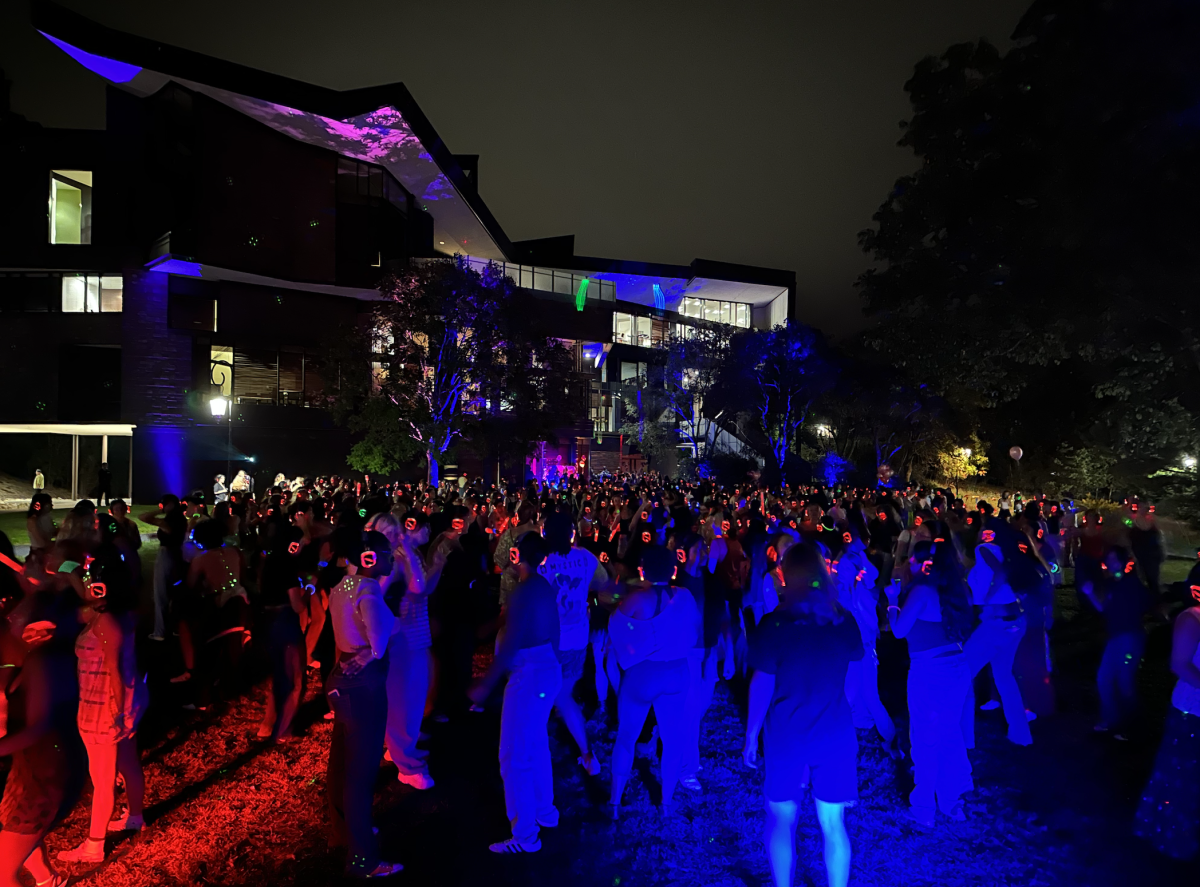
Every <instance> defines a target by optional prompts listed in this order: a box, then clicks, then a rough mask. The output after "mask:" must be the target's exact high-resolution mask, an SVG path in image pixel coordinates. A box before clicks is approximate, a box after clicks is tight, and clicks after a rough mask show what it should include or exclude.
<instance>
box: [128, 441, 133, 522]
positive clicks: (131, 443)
mask: <svg viewBox="0 0 1200 887" xmlns="http://www.w3.org/2000/svg"><path fill="white" fill-rule="evenodd" d="M129 507H130V508H133V434H132V433H130V435H129Z"/></svg>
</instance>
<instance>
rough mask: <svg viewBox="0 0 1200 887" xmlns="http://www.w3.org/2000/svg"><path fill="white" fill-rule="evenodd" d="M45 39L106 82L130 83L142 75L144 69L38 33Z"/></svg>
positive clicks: (43, 32)
mask: <svg viewBox="0 0 1200 887" xmlns="http://www.w3.org/2000/svg"><path fill="white" fill-rule="evenodd" d="M38 33H39V34H41V35H42V36H43V37H45V38H46V39H47V40H49V41H50V42H51V43H53V44H54V45H55V46H57V47H58V48H59V49H61V50H62V51H63V52H65V53H66V54H67V55H69V56H70V57H71V58H73V59H75V61H77V62H79V64H81V65H83V66H84V67H85V68H87V69H88V70H89V71H92V72H94V73H96V74H99V75H100V76H101V77H103V78H104V79H105V80H111V81H112V82H113V83H128V82H129V81H130V80H132V79H133V78H134V77H136V76H137V75H138V74H140V73H142V69H141V68H139V67H138V66H137V65H131V64H128V63H127V62H118V61H117V60H116V59H106V58H105V57H104V56H102V55H96V54H94V53H91V52H85V51H84V50H82V49H80V48H79V47H78V46H72V45H71V44H70V43H64V42H63V41H62V40H59V39H58V38H57V37H52V36H50V35H49V34H47V33H46V32H45V31H38Z"/></svg>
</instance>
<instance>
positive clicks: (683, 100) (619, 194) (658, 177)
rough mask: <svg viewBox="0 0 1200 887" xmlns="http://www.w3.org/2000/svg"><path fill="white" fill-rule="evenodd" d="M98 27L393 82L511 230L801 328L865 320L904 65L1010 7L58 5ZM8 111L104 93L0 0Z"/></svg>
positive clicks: (298, 73)
mask: <svg viewBox="0 0 1200 887" xmlns="http://www.w3.org/2000/svg"><path fill="white" fill-rule="evenodd" d="M64 5H66V6H69V7H70V8H72V9H74V10H76V11H78V12H80V13H82V14H83V15H86V16H88V17H89V18H91V19H93V20H95V21H98V22H100V23H101V24H104V25H107V26H109V27H113V28H116V29H118V30H122V31H128V32H132V33H134V34H139V35H142V36H145V37H149V38H153V39H156V40H160V41H163V42H165V43H172V44H175V45H177V46H182V47H186V48H188V49H192V50H196V51H198V52H203V53H205V54H208V55H212V56H217V57H220V58H225V59H229V60H231V61H235V62H239V63H241V64H244V65H249V66H251V67H255V68H261V69H263V70H267V71H272V72H275V73H278V74H283V75H285V76H288V77H292V78H295V79H298V80H305V81H309V82H312V83H319V84H321V85H324V86H328V87H332V88H334V89H352V88H356V87H362V86H370V85H374V84H378V83H386V82H392V81H402V82H403V83H404V84H405V85H406V86H407V87H408V88H409V90H410V91H411V92H412V94H413V96H414V98H416V100H417V102H418V104H420V106H421V108H422V109H423V110H424V111H425V114H426V115H427V116H428V117H429V119H430V120H431V121H432V123H433V125H434V126H435V127H436V128H437V130H438V132H439V133H440V134H441V136H442V138H443V139H444V140H445V141H446V143H447V145H448V146H449V147H450V149H451V150H452V151H454V152H456V153H461V154H479V155H481V156H480V164H479V183H480V192H481V193H482V195H483V197H484V199H485V201H486V202H487V204H488V206H489V207H490V208H491V210H492V212H493V213H494V214H495V215H496V217H497V219H499V221H500V224H501V225H502V226H503V227H504V229H505V231H506V232H507V233H508V235H509V237H511V238H512V239H513V240H522V239H526V238H532V237H548V236H553V235H557V234H572V233H573V234H575V235H576V238H575V248H576V252H577V253H579V254H582V255H595V256H605V257H612V258H624V259H640V260H645V261H656V262H673V263H680V264H686V263H688V262H690V261H691V260H692V259H693V258H697V257H700V258H707V259H715V260H719V261H727V262H743V263H747V264H752V265H766V266H769V267H775V268H787V269H793V270H795V272H796V278H797V283H798V287H799V291H800V300H801V302H800V304H801V319H802V320H804V321H806V322H808V323H811V324H813V325H815V326H819V327H821V328H823V329H825V330H826V331H828V332H830V333H832V334H835V335H840V334H845V333H846V332H849V331H852V330H854V329H856V328H858V327H861V325H862V324H863V320H862V315H861V309H860V306H859V301H858V298H857V296H856V295H855V291H854V289H853V283H854V280H855V278H856V277H857V275H858V274H859V273H860V272H861V271H862V270H863V269H864V268H866V267H867V259H866V257H865V256H864V255H863V254H862V252H861V251H860V250H859V248H858V243H857V238H856V235H857V233H858V231H860V230H861V229H862V228H865V227H867V226H868V225H869V224H870V220H871V215H872V213H874V211H875V209H876V208H877V207H878V206H879V204H880V203H881V202H882V200H883V198H884V196H885V195H886V193H887V191H888V189H889V187H890V185H891V183H892V182H893V181H894V179H895V178H896V177H897V176H899V175H903V174H904V173H906V172H908V171H910V170H912V169H913V168H914V165H915V161H914V158H913V157H912V155H911V154H910V153H909V152H907V151H906V150H904V149H900V148H897V147H896V140H897V139H898V138H899V136H900V131H899V129H898V126H897V124H898V122H899V121H900V120H902V119H904V118H905V117H906V116H907V114H908V104H907V101H906V96H905V94H904V90H903V84H904V81H905V80H907V79H908V77H909V75H910V73H911V71H912V67H913V65H914V64H915V63H916V62H917V61H918V60H919V59H920V58H921V57H922V56H925V55H928V54H937V53H940V52H942V51H943V50H944V49H945V48H946V47H947V46H949V45H951V44H953V43H958V42H964V41H968V40H973V39H976V38H978V37H981V36H983V37H987V38H988V39H989V40H991V41H993V42H995V43H997V44H998V45H1000V46H1001V47H1006V46H1007V45H1008V40H1007V38H1008V35H1009V34H1010V33H1011V32H1012V30H1013V28H1014V27H1015V26H1016V24H1017V21H1018V19H1019V18H1020V16H1021V13H1022V12H1023V11H1024V10H1025V8H1026V7H1027V6H1028V5H1029V0H839V2H829V0H792V2H775V3H755V2H738V3H731V2H723V3H709V2H700V0H692V2H681V3H667V2H652V3H651V2H645V0H642V2H633V3H626V2H619V0H606V2H602V3H592V4H587V7H586V8H584V5H583V4H578V3H568V2H563V0H553V2H517V3H497V2H495V0H489V2H472V0H460V2H457V3H451V4H445V3H405V2H363V0H360V2H339V3H335V2H330V0H323V2H313V0H289V2H273V0H272V2H264V0H254V2H246V0H204V2H189V0H176V2H172V3H163V2H162V0H68V2H66V3H65V4H64ZM0 66H2V67H3V68H4V69H5V71H6V76H7V78H8V79H9V80H11V81H12V82H13V86H12V104H13V109H14V110H15V111H17V112H18V113H22V114H24V115H26V116H27V117H29V118H30V119H33V120H36V121H39V122H41V123H43V124H45V125H47V126H77V127H95V128H100V127H103V125H104V90H103V86H102V81H101V80H100V79H99V78H98V77H96V76H95V75H93V74H91V73H90V72H88V71H86V70H84V69H83V68H81V67H80V66H79V65H77V64H76V63H75V62H74V61H72V60H71V59H69V58H68V57H67V56H66V55H64V54H63V53H62V52H60V51H59V50H58V49H56V48H55V47H54V46H53V45H51V44H50V43H49V42H48V41H46V40H45V39H44V38H42V37H41V36H40V35H38V34H37V33H36V32H35V31H34V30H33V29H32V28H31V27H30V26H29V15H28V8H27V6H26V4H25V2H24V0H5V2H0Z"/></svg>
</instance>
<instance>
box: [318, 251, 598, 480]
mask: <svg viewBox="0 0 1200 887" xmlns="http://www.w3.org/2000/svg"><path fill="white" fill-rule="evenodd" d="M380 294H381V296H382V298H381V300H380V301H379V302H378V303H376V305H375V306H374V310H373V311H372V312H371V314H370V318H369V322H367V323H364V324H362V325H361V326H360V327H359V328H357V329H356V330H354V331H353V333H352V334H351V335H350V338H349V341H348V342H347V343H346V344H345V345H344V347H343V357H344V360H343V373H342V385H341V388H340V390H339V394H338V397H337V398H336V400H337V401H338V403H337V405H336V411H337V412H338V413H340V414H341V415H342V416H343V417H344V418H345V419H346V421H347V422H348V424H349V425H350V427H351V430H355V431H359V432H362V433H363V434H364V437H363V439H362V441H360V442H359V443H358V444H357V445H356V447H355V451H354V458H355V459H356V460H358V461H359V462H360V463H361V464H362V465H364V466H365V465H367V464H370V465H372V466H374V467H376V468H377V470H383V469H384V467H385V466H386V467H389V468H392V467H394V466H396V465H398V464H399V463H400V462H401V461H402V460H404V459H405V458H409V457H411V456H412V455H413V454H415V453H416V452H420V453H423V454H424V455H425V458H426V462H427V471H428V476H429V478H430V479H431V480H436V479H437V477H438V473H439V467H440V466H441V464H443V462H444V461H445V460H446V458H447V454H448V453H449V452H450V451H451V450H452V448H454V447H455V446H457V445H459V444H462V443H467V442H472V441H473V442H474V443H475V444H476V445H484V444H485V442H486V441H488V440H491V441H493V443H494V444H495V446H496V448H499V449H505V448H507V449H510V450H511V449H514V448H515V449H520V450H521V451H522V455H524V453H525V452H528V449H529V446H530V445H531V444H532V443H533V442H534V441H536V440H539V439H542V438H543V437H544V436H545V435H548V434H550V429H551V428H552V427H553V426H557V425H564V424H570V423H571V422H572V421H574V419H575V418H576V416H577V414H578V412H579V410H580V399H579V398H578V397H576V396H574V395H575V392H573V391H572V390H571V380H572V370H573V369H574V363H573V359H572V356H571V353H570V352H569V351H568V350H567V349H566V347H565V346H564V345H563V344H562V342H561V341H559V340H557V339H553V338H549V337H546V336H544V335H540V334H538V333H537V332H536V331H535V328H534V325H533V319H534V318H536V316H537V313H536V309H535V306H534V305H532V304H531V299H532V297H531V296H528V295H527V294H525V293H523V292H522V291H521V290H518V289H516V288H515V287H514V286H513V285H512V282H511V280H508V279H507V278H504V277H502V276H501V275H500V274H499V273H498V271H497V270H496V269H495V267H494V266H489V267H488V268H486V269H485V270H484V271H483V272H482V273H480V272H478V271H476V270H474V269H473V268H471V267H469V266H468V265H467V264H466V263H465V262H464V261H462V260H461V259H455V260H439V261H427V262H423V263H420V264H413V265H411V266H409V267H407V268H406V269H404V270H403V271H401V272H400V273H399V274H397V275H396V276H394V277H391V278H389V279H388V280H386V281H385V282H384V283H383V285H382V286H381V288H380ZM518 442H519V443H518Z"/></svg>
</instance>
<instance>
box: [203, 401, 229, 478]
mask: <svg viewBox="0 0 1200 887" xmlns="http://www.w3.org/2000/svg"><path fill="white" fill-rule="evenodd" d="M208 408H209V409H210V410H212V415H213V418H214V419H216V420H218V421H220V420H221V418H222V417H223V416H224V415H225V413H226V411H228V412H229V420H228V421H227V422H226V423H225V428H226V432H225V489H227V490H228V489H229V486H230V484H232V483H233V479H232V478H231V477H230V475H231V474H232V473H233V401H232V400H226V399H225V398H223V397H214V398H212V399H211V400H210V401H209V402H208Z"/></svg>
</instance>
